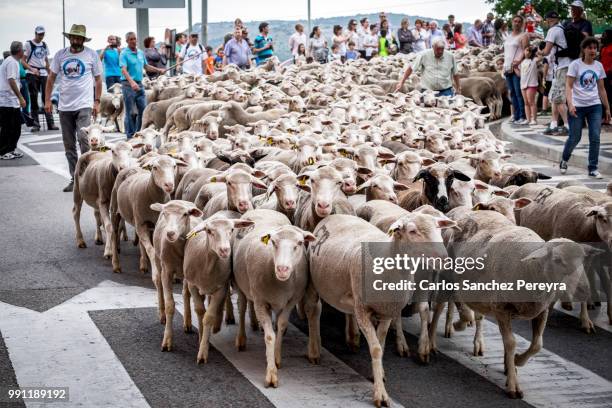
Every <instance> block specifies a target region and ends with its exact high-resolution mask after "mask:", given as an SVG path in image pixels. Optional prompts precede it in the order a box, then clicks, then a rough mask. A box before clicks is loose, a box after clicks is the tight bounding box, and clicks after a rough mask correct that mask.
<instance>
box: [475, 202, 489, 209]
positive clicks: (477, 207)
mask: <svg viewBox="0 0 612 408" xmlns="http://www.w3.org/2000/svg"><path fill="white" fill-rule="evenodd" d="M488 209H489V208H488V207H487V205H486V204H484V203H478V204H476V205H475V206H474V207H472V211H482V210H488Z"/></svg>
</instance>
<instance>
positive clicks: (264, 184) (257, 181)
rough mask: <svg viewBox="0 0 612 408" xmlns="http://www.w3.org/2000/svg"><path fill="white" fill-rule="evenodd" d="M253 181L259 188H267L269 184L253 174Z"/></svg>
mask: <svg viewBox="0 0 612 408" xmlns="http://www.w3.org/2000/svg"><path fill="white" fill-rule="evenodd" d="M251 183H252V184H253V185H254V186H255V187H259V188H264V189H267V188H268V186H267V185H266V183H264V182H263V181H261V180H260V179H258V178H256V177H253V176H251Z"/></svg>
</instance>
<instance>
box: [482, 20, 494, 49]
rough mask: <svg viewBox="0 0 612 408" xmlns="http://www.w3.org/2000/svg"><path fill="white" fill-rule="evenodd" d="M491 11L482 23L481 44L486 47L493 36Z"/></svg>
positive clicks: (491, 41) (490, 42)
mask: <svg viewBox="0 0 612 408" xmlns="http://www.w3.org/2000/svg"><path fill="white" fill-rule="evenodd" d="M494 18H495V16H493V13H488V14H487V19H486V20H485V21H484V23H483V24H482V45H483V46H485V47H488V46H489V45H491V44H492V43H493V39H494V37H495V26H494V23H493V19H494Z"/></svg>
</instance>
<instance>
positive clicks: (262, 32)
mask: <svg viewBox="0 0 612 408" xmlns="http://www.w3.org/2000/svg"><path fill="white" fill-rule="evenodd" d="M269 33H270V25H269V24H268V23H266V22H263V23H261V24H259V35H258V36H257V37H255V42H254V43H253V53H254V54H255V55H256V56H257V58H256V59H255V62H256V63H257V65H261V64H263V63H264V62H266V61H267V60H268V59H270V58H272V57H273V56H274V44H273V42H272V37H270V36H269V35H268V34H269Z"/></svg>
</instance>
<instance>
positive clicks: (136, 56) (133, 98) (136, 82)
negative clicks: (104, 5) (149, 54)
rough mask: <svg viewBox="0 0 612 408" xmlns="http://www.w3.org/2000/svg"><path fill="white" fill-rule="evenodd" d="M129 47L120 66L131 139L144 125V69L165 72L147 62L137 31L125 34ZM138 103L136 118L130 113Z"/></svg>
mask: <svg viewBox="0 0 612 408" xmlns="http://www.w3.org/2000/svg"><path fill="white" fill-rule="evenodd" d="M125 41H126V42H127V48H124V49H123V51H121V55H120V56H119V66H120V67H121V86H122V93H123V106H124V109H125V112H126V115H125V133H126V135H127V138H128V139H131V138H132V136H134V133H136V131H137V130H139V129H140V126H141V125H142V113H143V112H144V109H145V107H146V106H147V99H146V96H145V91H144V86H143V85H142V73H143V70H147V71H149V72H158V73H160V74H164V73H165V72H166V70H165V69H163V68H156V67H153V66H151V65H148V64H147V63H146V59H145V55H144V52H143V51H142V50H139V49H138V48H137V47H136V45H137V44H138V42H137V40H136V33H134V32H133V31H130V32H129V33H127V34H126V35H125ZM134 104H135V105H136V110H137V111H138V114H137V116H136V118H134V117H133V116H132V115H129V114H128V113H129V112H131V111H132V107H133V106H134Z"/></svg>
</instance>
